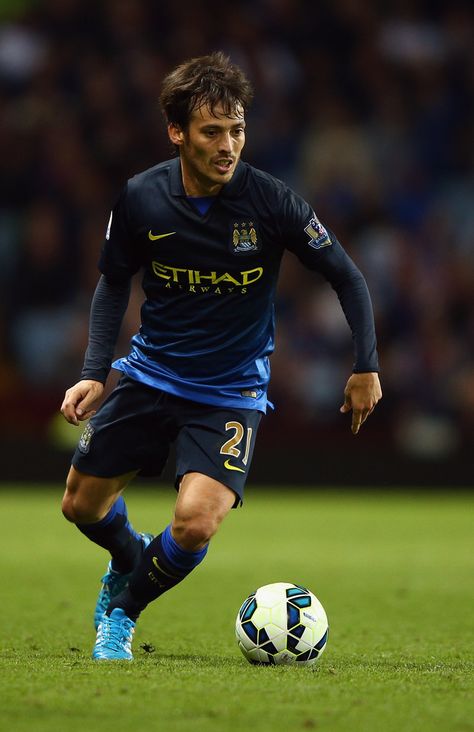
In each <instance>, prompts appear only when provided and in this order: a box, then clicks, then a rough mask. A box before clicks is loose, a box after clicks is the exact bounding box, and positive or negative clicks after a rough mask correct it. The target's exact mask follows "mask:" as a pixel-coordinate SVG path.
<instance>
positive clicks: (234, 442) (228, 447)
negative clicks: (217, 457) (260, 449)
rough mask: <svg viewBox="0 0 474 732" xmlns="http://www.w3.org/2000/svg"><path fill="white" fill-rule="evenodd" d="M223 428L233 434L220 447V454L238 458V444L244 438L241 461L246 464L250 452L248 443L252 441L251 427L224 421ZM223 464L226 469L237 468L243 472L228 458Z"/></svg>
mask: <svg viewBox="0 0 474 732" xmlns="http://www.w3.org/2000/svg"><path fill="white" fill-rule="evenodd" d="M225 429H226V432H230V431H232V432H233V434H232V436H231V437H230V438H229V439H228V440H226V441H225V442H224V444H223V445H222V447H221V449H220V453H221V455H229V457H234V458H239V457H240V455H241V452H242V450H241V449H240V448H239V445H240V444H241V442H242V440H243V439H245V449H244V456H243V458H242V463H243V464H244V465H247V462H248V459H249V454H250V445H251V443H252V432H253V430H252V427H247V429H245V428H244V426H243V425H242V424H241V423H240V422H226V424H225ZM224 465H225V467H226V468H227V469H228V470H239V471H240V472H242V473H244V472H245V471H244V470H243V469H242V468H238V467H237V466H235V465H233V464H232V463H231V462H230V460H226V461H225V463H224Z"/></svg>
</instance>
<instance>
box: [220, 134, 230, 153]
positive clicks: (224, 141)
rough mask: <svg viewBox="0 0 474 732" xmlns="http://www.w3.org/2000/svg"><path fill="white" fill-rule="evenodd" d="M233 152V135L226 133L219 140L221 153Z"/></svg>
mask: <svg viewBox="0 0 474 732" xmlns="http://www.w3.org/2000/svg"><path fill="white" fill-rule="evenodd" d="M231 151H232V135H231V134H230V132H224V133H223V134H222V137H221V138H220V140H219V152H224V153H230V152H231Z"/></svg>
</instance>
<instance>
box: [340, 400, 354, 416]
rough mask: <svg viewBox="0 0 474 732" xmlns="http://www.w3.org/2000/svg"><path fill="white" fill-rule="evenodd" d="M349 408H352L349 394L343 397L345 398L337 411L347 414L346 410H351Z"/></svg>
mask: <svg viewBox="0 0 474 732" xmlns="http://www.w3.org/2000/svg"><path fill="white" fill-rule="evenodd" d="M351 409H352V403H351V398H350V396H346V397H345V399H344V404H343V405H342V407H341V408H340V409H339V411H340V412H341V413H342V414H347V412H350V411H351Z"/></svg>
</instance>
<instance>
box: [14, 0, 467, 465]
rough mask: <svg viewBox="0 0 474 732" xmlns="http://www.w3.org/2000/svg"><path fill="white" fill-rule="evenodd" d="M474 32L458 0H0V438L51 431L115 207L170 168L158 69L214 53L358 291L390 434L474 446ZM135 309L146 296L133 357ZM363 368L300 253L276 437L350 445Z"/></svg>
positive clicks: (264, 153) (424, 443)
mask: <svg viewBox="0 0 474 732" xmlns="http://www.w3.org/2000/svg"><path fill="white" fill-rule="evenodd" d="M473 37H474V27H473V14H472V10H471V5H470V3H468V2H458V1H457V0H452V2H450V3H443V2H441V1H436V0H430V2H419V1H417V0H410V1H409V2H408V1H406V0H394V1H393V2H387V3H376V2H358V1H357V0H331V2H329V0H328V2H312V1H311V0H251V1H246V0H242V1H240V2H239V1H237V2H233V3H225V2H217V1H214V0H194V1H191V0H181V1H180V2H179V3H171V2H158V1H155V0H103V1H102V2H94V1H93V0H44V1H43V2H40V1H39V0H38V1H37V2H35V1H34V0H11V2H9V1H8V0H3V1H2V4H1V6H0V166H1V176H0V285H1V290H2V300H1V312H0V346H1V350H0V432H3V433H4V432H6V431H10V432H11V431H12V430H13V431H14V432H15V431H16V432H18V433H22V432H25V433H26V432H28V431H34V432H35V433H36V434H38V433H40V432H41V430H43V429H46V427H47V425H48V422H49V420H51V418H52V417H53V415H54V413H55V412H56V411H57V409H58V405H59V403H60V401H61V398H62V393H63V391H64V389H65V388H66V387H68V386H69V385H71V384H72V383H74V382H75V381H76V380H77V378H78V376H79V373H80V368H81V365H82V357H83V352H84V350H85V346H86V342H87V325H88V323H87V320H88V310H89V303H90V299H91V295H92V292H93V290H94V287H95V284H96V281H97V278H98V272H97V268H96V267H97V258H98V252H99V249H100V246H101V242H102V238H103V235H104V231H105V227H106V224H107V219H108V215H109V210H110V208H111V206H112V204H113V202H114V199H115V197H116V195H117V193H118V191H119V189H120V188H121V186H122V185H123V183H124V181H125V180H126V179H127V178H129V177H130V176H131V175H133V174H134V173H136V172H139V171H140V170H143V169H145V168H147V167H150V166H151V165H154V164H155V163H156V162H159V161H160V160H164V159H167V158H168V157H170V156H171V155H172V154H173V153H172V151H171V149H170V147H169V143H168V140H167V136H166V134H165V126H164V122H163V120H162V119H161V116H160V112H159V108H158V103H157V97H158V94H159V89H160V83H161V80H162V78H163V75H164V74H165V73H166V72H167V71H169V70H170V69H171V68H172V67H173V66H174V65H175V64H177V63H179V62H180V61H183V60H184V59H186V58H189V57H192V56H195V55H201V54H203V53H207V52H209V51H211V50H216V49H222V50H224V51H225V52H227V53H228V54H229V55H230V56H231V58H232V59H233V60H234V61H235V62H237V63H238V64H239V65H241V66H242V67H243V68H244V69H245V70H246V72H247V73H248V75H249V76H250V78H251V79H252V81H253V83H254V86H255V91H256V97H255V103H254V106H253V109H252V111H251V114H250V115H249V118H248V139H247V146H246V149H245V151H244V153H245V154H244V159H246V160H247V161H248V162H250V163H252V164H253V165H255V166H257V167H261V168H263V169H265V170H267V171H268V172H270V173H272V174H274V175H276V176H277V177H279V178H282V179H284V180H285V181H286V182H287V183H289V184H290V185H291V186H292V187H293V188H295V189H296V190H297V191H298V192H299V193H301V194H303V195H304V196H305V197H306V198H307V199H308V200H310V201H311V202H312V204H313V205H314V208H315V210H316V212H317V214H318V216H319V218H320V219H321V220H322V221H323V222H324V223H325V224H326V226H328V227H329V228H331V229H332V230H333V231H334V232H335V234H336V235H337V236H338V238H339V239H340V241H341V242H342V244H343V245H344V246H345V248H346V249H347V250H348V252H349V253H350V254H351V256H352V257H353V258H354V260H355V261H356V263H357V264H358V265H359V266H360V268H361V269H362V271H363V272H364V274H365V276H366V279H367V281H368V284H369V288H370V291H371V294H372V298H373V302H374V308H375V313H376V322H377V331H378V337H379V346H380V359H381V368H382V382H383V388H384V400H383V401H382V402H381V404H380V405H379V407H378V410H377V413H376V414H374V416H373V417H372V418H371V419H372V420H374V421H375V420H376V422H374V423H375V424H376V428H377V430H378V431H379V432H380V433H383V434H384V435H385V436H386V439H387V440H391V441H393V444H394V445H395V446H396V447H397V449H399V450H404V451H406V452H413V453H416V454H420V455H425V456H428V457H429V456H439V455H443V454H451V453H453V452H455V451H456V449H457V448H458V447H459V446H461V445H464V446H465V445H469V444H473V443H474V440H473V433H474V417H473V415H474V348H473V346H474V203H473V201H474V176H473V165H472V164H473V150H474V147H473V140H472V129H473V128H472V122H473V115H472V112H473V109H472V99H473V95H472V91H473V89H472V87H473V78H474V77H473V68H474V65H473V54H472V48H473V44H472V38H473ZM140 301H141V294H140V287H139V282H137V283H136V286H135V287H134V290H133V295H132V304H131V307H130V309H129V312H128V314H127V316H126V321H125V324H124V327H123V331H122V335H121V339H120V343H119V351H120V352H121V353H123V352H125V351H126V350H127V345H128V340H129V338H130V335H131V334H132V333H133V332H134V331H135V329H136V327H137V322H138V318H139V315H138V311H139V305H140ZM351 365H352V348H351V341H350V332H349V330H348V326H347V324H346V322H345V320H344V316H343V314H342V312H341V310H340V308H339V307H338V304H337V300H336V297H335V295H334V293H333V292H332V291H331V290H330V288H329V287H328V286H327V285H326V284H325V283H324V282H323V281H322V280H320V279H318V278H317V277H315V276H314V275H311V274H310V273H308V272H306V271H305V270H304V269H303V268H302V267H301V265H300V264H299V262H297V261H296V260H295V259H294V258H293V257H292V256H291V255H288V256H287V257H286V258H285V262H284V267H283V275H282V280H281V285H280V290H279V297H278V330H277V350H276V353H275V355H274V356H273V358H272V369H273V380H272V384H271V389H270V397H271V398H272V400H273V401H275V402H276V405H277V410H278V414H279V418H280V419H281V420H283V424H294V423H295V421H296V422H297V423H298V424H299V425H300V426H301V427H302V429H303V428H304V427H305V425H306V426H309V427H310V428H311V429H310V430H307V433H308V434H309V435H314V434H318V430H319V431H320V432H323V431H324V430H327V429H328V426H329V428H334V429H335V430H337V429H339V428H344V430H345V429H346V423H345V421H344V423H343V422H342V421H341V416H340V415H339V412H338V408H339V405H340V404H341V403H342V390H343V386H344V384H345V380H346V378H347V377H348V375H349V373H350V371H351ZM286 420H288V422H286ZM303 431H304V429H303ZM298 434H301V432H299V433H298Z"/></svg>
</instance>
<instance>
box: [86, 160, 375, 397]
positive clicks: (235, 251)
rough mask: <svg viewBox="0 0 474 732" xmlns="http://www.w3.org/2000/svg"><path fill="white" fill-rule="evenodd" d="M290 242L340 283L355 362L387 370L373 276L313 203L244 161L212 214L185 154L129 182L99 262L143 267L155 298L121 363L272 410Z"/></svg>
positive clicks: (148, 380)
mask: <svg viewBox="0 0 474 732" xmlns="http://www.w3.org/2000/svg"><path fill="white" fill-rule="evenodd" d="M285 249H289V250H291V251H292V252H294V253H295V254H296V255H297V256H298V257H299V258H300V260H301V261H302V262H303V263H304V264H305V265H306V266H307V267H309V268H310V269H313V270H315V271H319V272H320V273H321V274H322V275H323V276H325V277H326V279H328V280H329V281H330V282H331V284H332V285H333V287H334V288H335V289H336V291H337V293H338V296H339V298H340V300H341V304H342V306H343V308H344V312H345V313H346V316H347V318H348V321H349V323H350V325H351V328H352V331H353V337H354V341H355V351H356V363H355V368H354V370H356V371H375V370H377V356H376V350H375V333H374V326H373V317H372V309H371V306H370V299H369V296H368V293H367V288H366V285H365V281H364V279H363V277H362V275H361V274H360V272H359V271H358V269H357V268H356V267H355V265H354V264H353V262H352V261H351V260H350V258H349V257H348V256H347V254H346V253H345V252H344V250H343V248H342V247H341V245H340V244H339V242H338V241H337V239H335V237H334V236H333V235H332V234H330V233H329V232H328V231H327V230H326V229H325V228H324V227H323V226H322V224H321V223H320V222H319V221H318V219H317V217H316V215H315V213H314V211H313V210H312V208H311V207H310V206H309V204H308V203H306V201H304V200H303V199H302V198H301V197H299V196H298V195H296V194H295V193H294V192H293V191H291V190H290V189H289V188H288V187H287V186H286V185H285V184H284V183H282V182H281V181H279V180H276V179H275V178H273V177H272V176H270V175H268V174H266V173H264V172H262V171H259V170H256V169H255V168H253V167H251V166H250V165H248V164H246V163H243V162H242V161H241V162H239V164H238V166H237V168H236V171H235V173H234V175H233V177H232V179H231V181H230V182H229V183H228V184H226V185H225V186H224V187H223V188H222V190H221V192H220V194H219V195H218V196H216V198H215V200H214V202H213V203H212V205H211V206H210V208H209V209H208V211H207V213H205V214H204V215H202V214H201V213H199V211H198V210H197V209H196V207H195V206H194V205H193V203H192V200H190V199H188V197H187V196H186V193H185V191H184V188H183V183H182V179H181V169H180V161H179V158H176V159H173V160H170V161H167V162H164V163H161V164H160V165H157V166H155V167H153V168H151V169H149V170H147V171H145V172H143V173H140V174H139V175H137V176H135V177H134V178H132V179H131V180H130V181H128V184H127V186H126V187H125V189H124V191H123V192H122V194H121V196H120V198H119V200H118V202H117V204H116V206H115V208H114V209H113V212H112V215H111V219H110V222H109V227H108V230H107V236H106V241H105V244H104V247H103V250H102V253H101V257H100V264H99V267H100V270H101V272H102V273H103V275H104V276H105V278H106V279H107V282H109V283H112V284H114V283H115V284H117V285H123V283H125V282H127V281H128V280H129V279H130V277H131V276H132V275H133V274H135V273H136V272H137V271H138V270H139V269H140V268H142V269H143V280H142V284H143V289H144V291H145V295H146V299H145V302H144V304H143V306H142V311H141V327H140V331H139V333H137V334H136V335H135V336H134V337H133V339H132V343H131V350H130V353H129V355H128V356H127V357H125V358H122V359H119V360H118V361H115V362H114V364H113V366H114V367H115V368H117V369H119V370H121V371H123V372H125V373H126V374H128V375H129V376H130V377H132V378H133V379H135V380H137V381H140V382H142V383H145V384H148V385H150V386H154V387H157V388H160V389H163V390H165V391H168V392H171V393H172V394H176V395H178V396H182V397H184V398H187V399H191V400H194V401H197V402H204V403H208V404H215V405H222V406H240V407H244V408H250V409H260V410H262V411H265V408H266V404H267V397H266V391H267V385H268V381H269V376H270V367H269V361H268V357H269V355H270V354H271V353H272V351H273V347H274V299H275V289H276V284H277V278H278V271H279V267H280V262H281V258H282V255H283V252H284V250H285ZM86 375H88V377H89V378H93V374H91V373H88V374H86Z"/></svg>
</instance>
